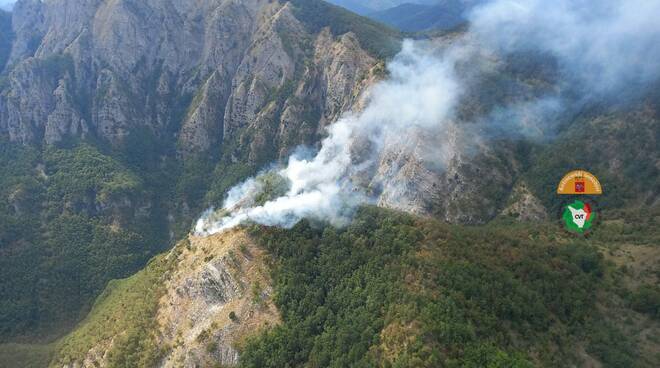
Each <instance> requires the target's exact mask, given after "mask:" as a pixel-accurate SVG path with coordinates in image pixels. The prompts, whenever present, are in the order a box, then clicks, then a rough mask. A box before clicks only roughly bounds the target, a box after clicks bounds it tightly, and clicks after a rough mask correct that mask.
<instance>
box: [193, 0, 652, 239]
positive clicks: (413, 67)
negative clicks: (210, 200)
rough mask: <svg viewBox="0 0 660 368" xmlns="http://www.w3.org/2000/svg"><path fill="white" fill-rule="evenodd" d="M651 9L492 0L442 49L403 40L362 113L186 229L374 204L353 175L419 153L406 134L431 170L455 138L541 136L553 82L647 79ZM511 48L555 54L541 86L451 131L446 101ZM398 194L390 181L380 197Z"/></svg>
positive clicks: (612, 84) (588, 87)
mask: <svg viewBox="0 0 660 368" xmlns="http://www.w3.org/2000/svg"><path fill="white" fill-rule="evenodd" d="M657 14H660V1H657V0H653V1H643V0H632V1H616V0H606V1H585V0H578V1H573V0H558V1H553V2H544V1H540V0H497V1H493V2H489V3H486V4H484V5H482V6H480V7H478V8H475V9H474V10H473V11H472V12H471V14H470V15H469V19H470V27H469V30H468V31H467V32H465V33H464V34H463V35H461V36H460V37H455V38H454V39H452V40H451V41H444V42H442V43H441V44H442V47H438V46H437V44H435V43H434V42H433V41H430V42H426V41H410V40H408V41H405V42H404V43H403V47H402V50H401V52H400V53H399V54H398V55H397V56H395V57H394V58H393V60H391V61H390V62H389V63H388V68H387V69H388V72H389V74H388V77H387V79H386V80H384V81H382V82H379V83H377V84H376V85H375V86H373V87H372V88H371V90H370V91H369V92H368V96H369V100H368V103H367V105H366V107H365V108H364V110H363V111H360V112H353V113H348V114H347V115H346V116H344V117H343V118H341V119H340V120H339V121H338V122H336V123H335V124H333V125H331V126H330V127H329V128H328V129H327V138H325V139H324V140H323V141H322V143H321V146H320V147H321V148H320V149H319V151H318V152H316V153H315V154H311V155H310V154H309V153H306V154H305V153H304V152H303V151H300V152H297V153H294V154H293V155H292V156H291V157H290V158H289V160H288V163H287V164H286V166H285V167H282V168H279V169H274V170H269V171H268V172H266V173H263V174H261V175H259V176H257V177H256V178H253V179H250V180H248V181H246V182H244V183H242V184H240V185H238V186H236V187H235V188H233V189H231V190H230V191H229V193H228V196H227V199H226V200H225V202H224V204H223V208H221V209H219V210H213V209H211V210H208V211H207V212H206V213H205V214H204V215H203V216H202V217H201V218H200V219H199V220H198V222H197V224H196V226H195V232H196V233H197V234H198V235H206V234H212V233H216V232H220V231H223V230H225V229H228V228H231V227H234V226H236V225H239V224H242V223H245V222H256V223H259V224H264V225H270V226H281V227H291V226H293V225H294V224H296V223H297V222H298V221H299V220H300V219H302V218H309V219H316V220H322V221H328V222H330V223H332V224H334V225H337V226H341V225H343V224H345V223H346V222H347V221H349V220H350V218H351V215H352V214H353V212H354V210H355V209H356V208H357V207H358V206H359V205H361V204H363V203H369V202H372V201H375V200H376V198H374V196H373V195H372V194H371V193H370V190H369V182H368V181H367V184H366V185H365V183H364V180H363V177H364V175H365V173H368V172H369V170H370V169H373V167H374V165H375V164H376V163H377V160H379V159H380V156H381V154H382V153H383V150H384V149H385V148H386V147H392V146H395V147H401V149H402V150H405V149H408V148H410V149H411V151H414V150H419V146H420V145H419V144H418V142H419V140H416V139H415V137H433V141H432V144H431V145H429V144H427V146H429V147H425V148H424V149H423V150H422V151H424V152H422V153H421V156H424V157H426V158H427V159H430V160H435V161H434V162H433V164H435V165H436V166H437V167H440V168H442V167H443V166H444V165H446V164H447V162H448V161H449V160H451V158H452V157H454V156H455V155H456V153H457V152H456V151H457V150H469V149H470V143H465V142H467V141H471V142H481V141H483V140H484V139H486V138H484V137H486V136H488V137H492V136H498V135H502V136H514V135H523V136H526V137H534V138H538V137H541V138H542V137H544V136H547V135H549V134H551V130H552V128H553V127H554V124H552V123H550V122H551V121H554V120H556V117H557V116H558V115H559V114H561V113H562V112H563V111H567V110H570V109H571V107H572V106H571V102H567V98H566V97H565V96H562V91H563V90H564V89H570V90H571V93H572V94H571V96H570V99H571V101H578V100H584V99H593V98H602V97H603V96H607V95H612V94H613V93H618V92H620V91H621V90H622V89H626V88H627V89H631V88H636V87H639V86H646V85H648V84H649V83H651V82H654V81H656V80H657V79H658V76H659V73H660V57H659V56H660V23H659V22H657V21H656V20H655V18H654V17H656V16H657ZM516 52H528V53H529V52H532V53H536V54H537V55H542V56H543V57H548V58H553V59H554V60H555V61H556V62H557V65H558V68H559V70H558V73H559V78H558V80H557V81H556V86H555V88H554V89H551V90H552V91H553V92H551V93H549V94H546V95H543V96H537V97H536V98H534V99H531V100H524V101H514V102H508V103H504V104H502V105H501V106H495V107H494V108H492V109H490V110H489V111H488V112H487V113H486V114H484V115H482V116H480V117H479V118H477V119H475V120H474V121H471V122H470V123H471V124H469V125H461V126H460V127H459V126H458V125H457V123H456V121H457V108H458V106H459V104H460V102H461V99H462V98H464V97H466V92H467V91H468V90H469V89H470V87H473V84H472V81H473V80H475V79H478V78H479V76H481V75H483V74H484V73H487V72H488V69H489V68H491V66H492V65H491V64H493V62H492V60H493V59H498V58H500V57H506V56H507V55H512V54H514V53H516ZM567 86H569V87H567ZM575 86H577V87H575ZM468 127H469V128H468ZM475 132H480V133H475ZM461 135H462V136H463V139H462V140H461V139H460V136H461ZM457 136H459V138H458V139H457V138H456V137H457ZM466 137H469V139H468V138H466ZM456 142H461V144H456ZM416 144H417V146H415V147H412V146H413V145H416ZM472 144H476V143H472ZM369 175H371V177H373V176H374V173H373V172H371V173H370V174H367V176H369ZM401 191H402V190H401V189H400V188H394V189H392V190H390V196H394V197H396V196H397V195H398V194H397V193H399V192H401ZM391 200H392V198H390V201H391ZM394 200H396V198H394Z"/></svg>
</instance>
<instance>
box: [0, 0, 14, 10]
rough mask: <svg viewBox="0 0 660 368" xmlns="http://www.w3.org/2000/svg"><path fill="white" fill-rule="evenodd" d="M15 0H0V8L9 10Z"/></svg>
mask: <svg viewBox="0 0 660 368" xmlns="http://www.w3.org/2000/svg"><path fill="white" fill-rule="evenodd" d="M15 2H16V0H0V9H4V10H11V7H12V6H13V5H14V3H15Z"/></svg>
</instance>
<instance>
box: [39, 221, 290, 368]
mask: <svg viewBox="0 0 660 368" xmlns="http://www.w3.org/2000/svg"><path fill="white" fill-rule="evenodd" d="M269 262H271V261H270V256H268V255H266V254H265V252H264V250H263V249H262V248H260V247H257V246H256V245H255V243H254V241H253V240H252V239H251V237H250V236H249V235H247V234H246V233H245V232H244V231H233V232H229V233H225V234H221V235H217V236H213V237H209V238H196V237H190V238H189V239H186V240H184V241H182V242H180V243H179V244H178V245H177V246H176V247H174V248H173V249H172V250H171V251H170V252H169V253H167V254H166V255H163V256H161V257H160V259H156V260H154V261H152V263H153V264H150V266H149V267H151V268H152V270H150V271H143V272H141V273H140V274H138V275H136V276H134V277H132V278H131V279H127V280H122V281H120V282H119V284H118V285H115V286H113V287H112V288H111V289H110V290H108V291H106V293H105V294H104V295H103V296H102V297H101V298H100V299H99V301H97V305H96V306H95V308H94V309H93V310H92V312H91V313H90V316H89V317H88V318H87V319H86V320H85V321H83V323H81V325H80V326H79V327H78V329H77V330H76V331H75V332H74V333H72V334H71V335H70V336H68V337H66V338H65V339H63V341H62V342H61V343H60V347H59V350H60V352H59V353H58V355H57V357H56V358H55V359H54V360H53V362H52V363H51V366H52V367H107V366H117V365H118V364H119V365H121V362H124V363H125V364H129V365H130V364H136V362H138V361H139V362H142V363H141V364H147V363H146V362H149V364H147V365H148V366H158V367H200V366H213V365H217V364H221V365H222V366H233V365H236V364H237V363H238V350H237V349H239V348H240V346H242V344H244V342H245V339H247V338H248V337H250V336H254V335H256V334H257V333H259V332H260V331H262V330H263V329H265V328H267V327H269V326H270V327H272V326H274V325H276V324H278V323H280V322H279V321H280V317H279V312H278V311H277V309H276V308H275V306H274V305H273V301H272V294H273V289H272V286H271V285H272V282H271V280H270V276H269V275H270V271H269V269H268V266H267V265H268V264H269ZM158 263H159V265H158V266H155V264H158ZM148 275H151V276H148ZM135 279H137V281H136V280H135ZM147 283H148V284H150V285H146V284H147ZM141 287H145V288H150V289H151V290H154V291H152V292H151V293H150V292H146V293H143V292H141V291H140V290H141V289H140V288H141ZM129 288H132V289H133V290H131V291H129ZM141 303H144V304H146V305H148V306H147V307H146V308H143V309H136V308H135V306H136V305H140V304H141ZM121 306H124V308H122V307H121ZM125 308H127V309H125ZM110 320H113V321H115V322H114V323H113V324H112V326H109V325H108V321H110ZM137 321H146V322H144V324H141V323H139V322H138V323H136V322H137ZM140 334H142V335H140ZM137 338H140V339H142V340H143V341H141V342H140V347H137V348H136V347H132V346H131V341H132V339H137ZM131 353H135V354H137V355H138V356H140V358H139V359H135V358H134V357H133V358H131ZM131 359H133V360H131Z"/></svg>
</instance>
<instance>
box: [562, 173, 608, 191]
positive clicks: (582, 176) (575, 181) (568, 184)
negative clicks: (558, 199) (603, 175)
mask: <svg viewBox="0 0 660 368" xmlns="http://www.w3.org/2000/svg"><path fill="white" fill-rule="evenodd" d="M557 194H589V195H601V194H603V188H602V187H601V186H600V182H599V181H598V178H596V176H595V175H594V174H592V173H590V172H588V171H584V170H575V171H571V172H569V173H568V174H566V175H564V177H563V178H562V179H561V181H560V182H559V186H558V187H557Z"/></svg>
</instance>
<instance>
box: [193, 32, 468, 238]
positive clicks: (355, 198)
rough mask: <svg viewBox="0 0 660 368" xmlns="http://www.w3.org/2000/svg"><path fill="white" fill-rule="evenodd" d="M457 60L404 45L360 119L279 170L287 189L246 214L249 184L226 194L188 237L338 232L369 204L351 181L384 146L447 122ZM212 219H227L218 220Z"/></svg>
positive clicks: (333, 130) (342, 124)
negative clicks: (232, 231)
mask: <svg viewBox="0 0 660 368" xmlns="http://www.w3.org/2000/svg"><path fill="white" fill-rule="evenodd" d="M456 57H457V55H448V54H445V55H444V57H439V56H438V55H437V54H436V53H435V52H434V51H433V50H431V49H427V48H425V47H423V46H421V45H419V44H416V43H414V42H412V41H406V42H404V44H403V48H402V51H401V52H400V53H399V54H398V55H397V56H396V57H395V58H394V60H392V62H390V63H389V65H388V71H389V78H388V79H387V80H385V81H382V82H380V83H378V84H376V85H375V86H374V87H373V88H372V90H371V91H370V99H369V102H368V105H367V107H366V108H365V109H364V111H362V112H360V113H357V114H354V115H351V114H349V115H347V116H345V117H343V118H342V119H340V120H339V121H338V122H337V123H335V124H333V125H331V126H330V127H329V128H328V136H327V138H325V139H324V140H323V141H322V144H321V149H320V150H319V152H318V153H317V154H316V155H315V156H314V157H312V158H303V157H300V155H297V154H294V155H292V156H291V157H290V158H289V162H288V165H287V166H286V167H285V168H283V169H281V170H279V172H278V174H279V175H280V176H282V177H283V178H284V179H285V180H286V181H287V182H288V183H289V190H288V192H287V193H286V194H285V195H283V196H280V197H278V198H276V199H274V200H270V201H267V202H266V203H264V204H262V205H256V206H252V204H253V201H252V199H251V198H252V197H254V195H255V193H258V192H259V191H260V188H258V185H257V181H256V180H254V179H251V180H248V181H246V182H245V183H243V184H241V185H239V186H237V187H235V188H233V189H231V190H230V191H229V195H228V197H227V199H226V200H225V203H224V205H223V209H222V210H220V211H209V212H207V213H206V214H205V215H204V216H202V218H201V219H200V220H199V221H198V222H197V224H196V226H195V232H196V233H197V234H212V233H216V232H219V231H222V230H225V229H228V228H231V227H234V226H236V225H238V224H241V223H244V222H247V221H253V222H257V223H260V224H264V225H276V226H282V227H290V226H293V225H294V224H295V223H297V222H298V221H299V220H300V219H302V218H311V219H321V220H327V221H330V222H331V223H332V224H335V225H342V224H344V223H345V222H346V221H347V220H348V219H349V218H350V215H351V214H352V212H353V210H354V209H355V208H356V207H357V206H358V205H360V204H362V203H365V202H368V201H369V200H370V199H369V197H368V196H367V195H365V194H364V193H363V191H362V188H360V187H359V186H356V185H354V184H353V183H352V177H353V176H354V175H355V174H357V173H358V172H360V171H361V170H363V169H365V168H367V167H369V166H370V165H371V164H373V160H374V159H375V158H377V155H378V153H379V152H380V150H381V149H382V148H383V145H384V142H385V141H393V140H398V139H397V138H398V137H402V136H404V135H405V133H406V132H407V131H410V130H415V129H421V130H424V131H429V130H430V129H432V128H433V129H438V128H440V127H441V125H442V124H443V122H448V118H449V116H450V115H451V113H452V110H453V108H454V107H455V105H456V102H457V100H458V95H459V92H460V89H459V85H458V83H457V79H456V77H455V75H454V66H455V59H456ZM356 145H361V146H364V147H368V148H367V151H368V152H366V153H365V152H362V153H361V154H360V155H356V154H354V153H353V151H354V150H355V149H356V147H355V146H356ZM357 149H358V150H359V148H357ZM358 156H359V157H358ZM218 213H224V214H226V216H224V217H221V218H219V219H218V218H217V217H218V215H217V214H218ZM213 214H215V218H214V217H213V216H212V215H213Z"/></svg>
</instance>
